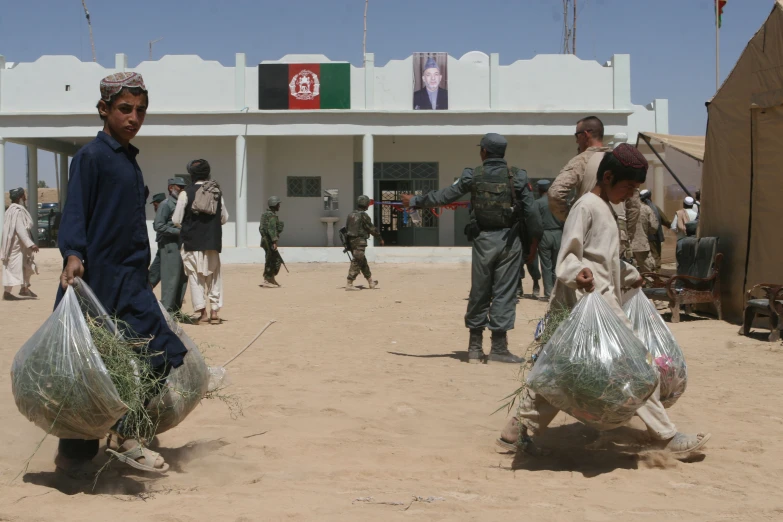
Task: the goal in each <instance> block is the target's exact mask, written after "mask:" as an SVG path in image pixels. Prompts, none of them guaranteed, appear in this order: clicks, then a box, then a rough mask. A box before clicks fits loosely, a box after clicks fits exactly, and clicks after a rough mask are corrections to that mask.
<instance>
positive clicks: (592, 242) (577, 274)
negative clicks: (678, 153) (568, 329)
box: [497, 144, 710, 454]
mask: <svg viewBox="0 0 783 522" xmlns="http://www.w3.org/2000/svg"><path fill="white" fill-rule="evenodd" d="M587 172H590V173H591V175H592V174H593V173H595V174H598V173H600V175H594V179H597V184H596V186H595V187H594V188H593V190H592V191H590V192H588V193H586V194H585V195H584V196H582V197H581V198H579V200H578V201H577V202H576V203H575V204H574V206H573V207H572V208H571V212H570V213H569V214H568V219H567V220H566V222H565V228H564V230H563V241H562V243H561V246H560V253H559V255H558V259H557V282H556V283H555V289H554V292H553V294H552V300H551V302H550V308H557V307H566V308H569V309H570V308H572V307H573V306H574V305H575V304H576V302H577V301H578V300H579V298H580V297H581V296H582V295H584V294H585V293H586V292H594V291H597V292H600V293H601V295H602V296H603V297H604V298H605V300H606V302H607V303H608V304H609V306H610V307H611V308H612V310H614V311H615V313H616V314H617V316H618V317H619V318H620V319H621V320H622V321H623V322H625V323H626V324H627V325H628V327H629V328H631V324H630V321H629V320H628V317H627V316H626V315H625V313H624V312H623V309H622V305H621V302H622V300H621V298H622V288H629V287H635V288H638V287H639V286H641V285H642V282H643V280H642V278H641V277H640V276H639V272H637V270H636V269H635V268H634V267H633V266H632V265H630V264H628V263H626V262H624V261H622V260H620V256H619V234H618V231H617V225H616V222H615V214H614V212H613V211H612V208H611V206H610V203H614V204H619V203H622V202H623V201H625V200H627V199H628V198H630V197H631V196H632V195H633V194H634V192H635V191H636V189H637V188H638V187H639V185H641V184H642V183H643V182H644V180H645V178H646V173H647V161H646V160H645V159H644V156H642V155H641V153H639V151H638V150H637V149H635V148H634V147H631V146H630V145H627V144H622V145H620V146H619V147H617V148H616V149H615V150H614V151H611V152H605V153H604V152H598V153H596V154H595V155H593V157H592V158H590V161H589V162H588V165H587V169H586V173H587ZM586 177H587V176H586ZM659 397H660V387H658V388H656V390H655V392H654V393H653V395H652V396H651V397H650V398H649V399H648V400H647V402H646V403H645V404H644V405H643V406H642V407H641V408H639V409H638V410H637V412H636V414H637V416H638V417H639V418H640V419H641V420H642V421H643V422H644V423H645V424H646V425H647V431H648V433H649V434H650V437H651V438H652V439H653V440H654V441H655V446H657V447H659V448H661V449H665V450H668V451H670V452H672V453H680V454H687V453H690V452H693V451H695V450H698V449H700V448H702V447H703V446H704V445H705V444H706V443H707V441H708V440H709V438H710V434H701V433H699V434H697V435H686V434H683V433H679V432H678V431H677V429H676V427H675V426H674V423H673V422H672V421H671V420H669V416H668V415H667V414H666V410H665V409H664V407H663V404H661V401H660V399H659ZM558 411H559V410H557V409H556V408H555V407H553V406H552V405H551V404H549V403H548V402H547V401H546V399H544V398H543V397H542V396H540V395H537V394H536V393H535V392H533V391H532V390H529V389H526V390H525V391H524V392H523V396H522V398H521V401H520V407H519V411H518V413H517V416H516V417H514V418H512V419H511V420H510V421H509V422H508V424H507V425H506V427H505V428H504V429H503V432H502V433H501V436H500V438H499V439H498V441H497V442H498V445H499V446H501V447H502V448H504V449H506V450H510V451H516V450H517V448H518V447H521V448H522V449H524V450H525V451H527V452H528V453H532V454H538V453H539V451H538V450H537V449H536V447H535V446H534V445H533V442H532V439H531V438H530V435H528V432H532V433H533V434H534V435H537V434H540V433H541V432H543V431H544V430H545V429H546V427H547V426H548V425H549V423H550V422H552V420H554V418H555V416H556V415H557V413H558Z"/></svg>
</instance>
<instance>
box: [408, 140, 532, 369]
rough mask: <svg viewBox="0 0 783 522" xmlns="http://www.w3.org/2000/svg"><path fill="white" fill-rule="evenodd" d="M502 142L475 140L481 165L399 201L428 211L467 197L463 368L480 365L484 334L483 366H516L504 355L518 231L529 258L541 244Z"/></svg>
mask: <svg viewBox="0 0 783 522" xmlns="http://www.w3.org/2000/svg"><path fill="white" fill-rule="evenodd" d="M507 145H508V143H507V141H506V139H505V138H504V137H503V136H501V135H500V134H495V133H490V134H487V135H486V136H484V137H483V138H482V139H481V143H480V147H481V160H482V162H483V163H482V165H481V166H479V167H476V168H475V169H465V170H464V171H463V172H462V177H460V178H459V180H457V181H456V182H455V183H454V184H453V185H451V186H449V187H447V188H445V189H442V190H438V191H432V192H429V193H427V194H425V195H423V196H411V195H409V194H405V195H403V196H402V204H403V205H404V206H406V207H413V208H429V207H437V206H441V205H446V204H449V203H452V202H454V201H457V200H458V199H459V198H460V197H462V196H463V195H464V194H467V193H470V194H471V199H470V201H471V207H472V209H473V212H472V213H471V224H470V227H471V229H472V234H471V235H472V237H473V265H472V271H471V272H472V273H471V287H470V297H469V299H468V310H467V313H466V314H465V326H466V327H467V328H469V329H470V340H469V343H468V362H470V363H480V362H481V361H482V359H483V358H484V351H483V348H482V341H483V339H482V338H483V331H484V328H486V327H489V329H490V331H491V332H492V348H491V351H490V354H489V357H488V358H487V362H504V363H520V362H522V359H521V358H520V357H517V356H515V355H513V354H512V353H511V352H509V351H508V338H507V336H506V332H508V331H509V330H511V329H512V328H514V321H515V319H516V303H515V295H514V294H515V291H516V288H517V283H518V281H519V270H520V266H521V264H522V241H521V239H520V232H521V228H522V227H525V228H526V230H527V232H528V233H529V234H530V237H531V247H530V253H529V256H530V258H533V257H534V256H535V254H536V249H537V248H538V241H539V239H540V238H541V233H542V231H541V218H540V216H539V215H538V214H537V213H535V212H534V211H533V201H534V200H533V194H532V190H531V187H530V184H529V183H528V179H527V172H525V171H524V170H522V169H518V168H516V167H509V166H508V163H506V160H505V159H504V157H505V154H506V146H507Z"/></svg>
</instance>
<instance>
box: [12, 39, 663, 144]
mask: <svg viewBox="0 0 783 522" xmlns="http://www.w3.org/2000/svg"><path fill="white" fill-rule="evenodd" d="M123 59H124V58H123ZM123 59H120V60H118V63H119V65H118V66H124V64H123V63H122V62H123ZM304 62H316V63H318V62H321V63H323V62H329V59H328V58H327V57H326V56H323V55H287V56H284V57H283V58H281V59H280V60H267V61H264V62H262V63H304ZM607 63H608V65H606V66H604V65H601V64H599V63H598V62H596V61H593V60H580V59H579V58H577V57H576V56H573V55H539V56H536V57H534V58H533V59H530V60H520V61H516V62H514V63H512V64H510V65H507V66H500V65H496V66H492V65H491V64H490V60H489V57H488V56H487V55H486V54H484V53H482V52H478V51H472V52H469V53H466V54H465V55H463V56H461V57H459V58H457V57H454V56H449V60H448V76H449V78H448V80H449V83H448V85H449V110H451V111H472V110H475V111H481V110H489V109H490V90H491V87H492V82H497V86H496V87H497V89H498V100H499V105H498V107H492V110H493V111H496V110H502V111H509V110H519V111H540V112H549V111H560V112H563V111H569V110H573V111H578V112H585V111H588V112H589V111H611V110H615V109H617V110H628V109H629V100H630V92H629V89H630V58H629V56H628V55H615V56H614V57H613V60H612V61H610V62H607ZM234 69H235V68H234V67H233V66H232V67H224V66H222V65H221V64H220V63H218V62H215V61H206V60H202V59H201V58H200V57H198V56H192V55H177V56H173V55H169V56H164V57H162V58H161V59H160V60H157V61H145V62H142V63H140V64H139V65H138V66H136V67H135V68H128V69H127V70H130V71H137V72H139V73H141V74H142V75H143V76H144V79H145V82H146V84H147V86H148V87H149V89H150V96H151V112H152V113H156V112H215V111H228V112H230V111H234V110H237V109H238V108H241V107H237V103H236V101H235V99H234V93H235V89H234V84H235V72H234ZM116 71H117V70H116V69H107V68H103V67H101V66H100V65H98V64H96V63H93V62H81V61H79V60H78V59H77V58H75V57H73V56H43V57H41V58H39V59H38V60H37V61H36V62H34V63H20V64H16V65H15V66H14V67H13V68H10V69H3V70H2V71H0V111H2V112H16V111H18V112H32V113H34V112H42V113H74V112H75V113H90V112H93V111H94V110H95V109H94V107H95V103H96V101H97V99H98V96H99V94H98V82H99V81H100V79H101V78H102V77H104V76H106V75H108V74H111V73H113V72H116ZM364 80H365V75H364V69H363V68H361V67H353V66H351V104H352V111H351V112H353V111H363V110H365V81H364ZM65 85H70V90H69V91H67V92H66V91H65ZM413 85H414V82H413V65H412V58H411V57H410V56H408V57H406V58H404V59H402V60H391V61H389V62H388V63H386V64H385V65H383V66H380V65H378V64H376V65H375V67H374V75H373V85H372V86H371V87H370V88H371V89H372V90H373V91H374V102H373V105H372V107H370V109H373V110H381V111H411V113H412V114H413V110H412V103H411V102H412V96H413ZM577 85H578V88H576V87H577ZM193 86H197V88H193ZM245 104H246V105H247V107H249V109H250V110H251V111H258V69H257V67H247V68H246V72H245ZM419 117H422V118H423V117H424V116H421V115H420V114H419ZM658 130H659V132H660V129H658Z"/></svg>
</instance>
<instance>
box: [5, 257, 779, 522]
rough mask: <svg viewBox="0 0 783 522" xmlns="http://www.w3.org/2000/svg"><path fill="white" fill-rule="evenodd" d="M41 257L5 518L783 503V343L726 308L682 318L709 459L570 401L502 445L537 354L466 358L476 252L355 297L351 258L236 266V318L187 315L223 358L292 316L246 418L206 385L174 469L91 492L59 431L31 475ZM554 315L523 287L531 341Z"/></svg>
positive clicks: (693, 410)
mask: <svg viewBox="0 0 783 522" xmlns="http://www.w3.org/2000/svg"><path fill="white" fill-rule="evenodd" d="M40 257H41V258H42V261H41V265H42V266H41V272H42V274H41V275H40V276H39V277H37V278H36V279H35V280H34V290H36V291H37V292H38V293H39V295H40V299H39V300H32V301H21V302H15V303H8V302H0V331H2V339H3V342H2V347H0V366H2V367H3V368H6V371H4V372H2V374H0V389H1V390H2V392H0V437H2V440H3V444H2V446H0V483H1V484H2V486H3V487H2V488H0V520H14V521H16V520H25V521H27V520H52V519H57V520H61V521H66V522H67V521H77V520H88V519H89V520H123V519H124V520H155V521H157V522H168V521H172V522H173V521H191V520H220V521H224V520H225V521H254V520H341V521H346V520H371V519H372V520H409V519H411V518H414V517H415V518H417V519H420V520H482V521H486V520H504V521H508V520H553V521H560V520H563V521H566V520H589V521H603V520H606V521H613V522H616V521H618V520H650V521H652V520H656V521H657V520H688V521H691V520H710V521H714V520H781V519H783V497H781V495H780V484H781V483H782V482H783V464H782V462H783V460H782V459H781V457H783V447H782V446H783V445H782V444H781V432H782V431H781V430H783V414H781V409H782V408H781V406H783V404H782V401H781V391H780V390H781V386H780V382H781V380H780V379H781V377H780V376H781V374H783V349H782V348H781V345H780V344H779V343H778V344H769V343H766V342H762V341H760V340H758V339H749V338H743V337H738V336H737V327H736V326H734V325H731V324H727V323H720V322H717V321H715V320H709V319H702V318H695V319H693V320H690V321H685V322H683V323H681V324H679V325H673V326H672V329H673V331H674V333H675V335H676V336H677V339H678V340H679V341H680V343H681V344H682V346H683V348H684V351H685V353H686V356H687V357H688V363H689V373H690V383H689V387H688V390H687V392H686V394H685V395H684V397H683V398H682V399H681V400H680V401H679V403H678V404H677V405H676V406H675V407H674V408H673V409H672V410H671V415H672V418H673V419H674V420H675V422H677V424H678V427H679V428H680V429H681V430H683V431H689V432H690V431H697V430H709V431H711V432H712V434H713V439H712V441H711V442H710V444H709V446H708V449H707V451H706V452H705V454H704V455H702V456H696V457H695V458H693V459H691V461H690V462H687V463H685V462H678V461H675V460H673V459H671V458H667V457H666V456H663V455H661V454H660V453H650V454H646V455H645V454H642V455H641V456H640V455H637V454H635V453H633V452H630V453H629V452H626V451H625V450H624V449H623V448H624V446H625V444H626V443H627V442H628V441H633V440H636V439H643V438H644V433H643V432H642V431H641V430H638V428H639V425H638V424H633V427H632V428H622V429H621V430H620V431H618V432H615V433H613V439H616V441H617V444H609V445H608V446H606V447H604V448H603V449H599V450H592V449H587V448H586V447H585V446H586V445H587V444H589V443H591V442H592V441H594V440H595V433H594V432H592V431H591V430H589V429H587V428H585V427H584V426H582V425H581V424H578V423H575V422H574V421H573V419H571V418H570V417H567V416H566V415H565V414H561V415H560V416H558V418H557V420H556V421H555V423H554V425H553V428H552V429H551V430H550V432H549V435H548V437H547V438H546V439H545V440H543V441H542V445H544V446H547V447H550V448H552V449H554V450H555V451H554V453H553V455H552V456H549V457H544V458H532V457H517V458H516V459H514V458H512V457H510V456H508V455H503V454H499V453H497V452H496V448H495V446H494V440H495V437H496V436H497V435H498V432H499V430H500V429H501V427H502V426H503V424H504V423H505V422H506V418H505V414H504V413H503V412H501V413H498V414H495V415H492V412H493V411H494V410H496V409H497V408H498V406H500V405H501V404H502V399H503V397H504V396H506V395H507V394H508V393H510V392H511V391H513V390H514V389H515V387H516V384H517V376H516V371H517V369H516V368H515V367H512V366H508V365H500V366H498V365H481V366H477V365H468V364H466V363H465V360H464V359H465V357H466V353H465V349H466V344H467V332H466V330H465V329H464V327H463V323H462V316H463V313H464V308H465V301H464V298H465V297H466V296H467V293H468V287H469V268H468V267H467V266H435V265H406V266H392V265H376V266H374V267H373V268H374V272H375V276H376V277H377V278H378V279H379V280H380V281H381V289H380V290H377V291H369V290H368V291H362V292H352V293H349V292H345V291H343V290H340V289H338V288H337V287H338V285H340V284H342V283H343V281H344V276H345V273H346V271H347V265H291V266H290V269H291V271H292V273H291V274H290V275H286V274H285V273H283V274H281V276H280V279H281V282H282V283H283V284H284V285H285V286H284V287H283V288H281V289H264V288H259V287H258V286H257V285H258V282H259V281H260V279H261V270H262V269H261V267H260V266H227V267H225V269H224V270H225V271H224V274H225V275H224V280H225V302H226V306H225V308H224V310H223V316H224V318H225V322H224V324H222V325H220V326H186V329H187V332H188V334H189V335H191V336H192V337H193V338H194V339H195V340H196V341H197V342H199V343H207V344H209V345H210V348H209V349H208V350H207V355H208V357H210V358H211V360H212V362H213V363H220V362H223V361H224V360H225V359H227V358H228V357H230V356H231V355H233V354H234V353H235V352H236V351H238V350H239V349H240V348H241V347H243V346H244V345H245V344H246V343H247V342H248V341H249V340H250V339H252V337H253V336H254V335H255V334H256V333H257V332H258V330H259V329H260V328H261V327H262V326H263V325H264V324H265V323H266V322H267V321H268V320H270V319H275V320H277V321H278V322H277V323H276V324H274V325H273V326H272V327H271V328H270V329H269V330H268V331H267V332H266V333H265V334H264V335H263V336H262V337H261V339H260V340H259V342H258V343H257V344H256V345H254V347H253V348H251V349H250V350H249V351H248V352H246V353H245V354H244V355H243V356H242V357H241V358H240V359H238V360H237V362H236V363H234V365H232V366H231V367H230V370H231V371H230V373H231V379H232V382H233V384H232V387H231V388H230V389H229V391H230V392H231V393H233V394H235V395H236V396H237V397H238V398H239V399H240V400H241V403H242V406H243V410H244V416H242V417H239V418H238V419H236V420H232V419H231V417H230V415H229V411H228V409H227V408H226V406H225V405H224V404H222V403H221V402H219V401H204V402H203V405H202V406H201V407H199V408H198V409H197V410H196V411H195V412H194V413H193V414H192V415H191V416H190V417H189V418H188V419H187V420H186V421H185V422H184V423H183V424H181V425H180V426H179V427H177V428H176V429H174V430H172V431H170V432H167V433H165V434H163V435H161V436H160V451H161V453H162V454H163V455H164V456H165V458H166V459H167V460H168V461H169V462H170V463H171V466H172V469H171V471H170V472H169V473H168V475H167V476H164V477H160V478H156V477H149V476H143V475H140V474H137V473H135V472H133V471H130V470H128V469H127V468H125V467H122V466H120V465H115V466H114V469H116V470H119V471H120V474H119V476H115V477H106V478H102V479H101V480H100V481H99V483H98V484H97V487H96V489H95V490H94V491H90V486H89V485H86V484H79V483H74V482H70V481H68V480H65V479H63V478H61V476H60V475H59V474H56V473H55V472H54V465H53V463H52V458H53V456H54V453H55V447H56V441H55V440H54V439H53V438H51V437H49V438H47V439H46V441H45V442H44V443H43V446H42V447H41V449H40V450H39V451H38V453H37V454H36V455H35V457H34V458H33V459H32V462H31V463H30V467H29V471H28V472H27V473H26V474H24V475H22V476H19V477H18V478H15V477H17V475H18V474H19V473H20V471H21V470H22V467H23V464H24V462H25V460H26V459H27V458H28V457H29V456H30V455H31V453H33V451H34V449H35V447H36V445H37V444H38V443H39V441H40V440H41V437H42V435H43V432H42V431H41V430H39V429H38V428H36V427H35V426H33V425H32V424H31V423H29V422H28V421H27V420H26V419H25V418H23V417H22V415H21V414H19V412H18V411H17V409H16V406H15V404H14V400H13V397H12V395H11V390H10V378H9V374H8V368H10V365H11V361H12V358H13V356H14V354H15V353H16V351H17V349H18V348H19V347H20V346H21V345H22V344H23V342H24V341H25V340H26V339H27V338H28V337H29V336H30V335H31V334H32V333H33V332H34V331H35V330H36V329H37V328H38V327H39V326H40V324H41V323H42V322H43V320H44V319H45V318H46V317H47V314H48V313H49V312H50V310H51V306H52V302H53V298H54V292H55V287H56V277H57V272H58V270H59V265H58V263H57V262H56V260H55V258H54V257H53V256H52V254H51V253H46V254H44V255H42V256H40ZM188 309H189V301H188ZM543 311H544V305H543V304H541V303H538V302H534V301H530V300H523V302H521V303H520V305H519V307H518V308H517V329H516V330H514V331H513V332H511V333H510V338H511V345H512V348H513V349H514V350H516V351H517V352H521V351H522V349H521V346H523V345H527V344H528V342H529V341H530V340H531V336H532V332H533V329H534V326H535V323H534V322H532V321H534V319H536V318H538V317H539V316H541V315H542V313H543ZM485 350H487V351H488V350H489V339H488V338H487V339H485ZM634 422H636V421H634ZM115 474H116V473H115ZM414 497H421V498H423V499H427V498H428V497H433V498H432V499H430V500H431V501H430V502H427V501H413V499H414Z"/></svg>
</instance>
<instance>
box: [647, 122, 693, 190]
mask: <svg viewBox="0 0 783 522" xmlns="http://www.w3.org/2000/svg"><path fill="white" fill-rule="evenodd" d="M639 136H641V137H642V139H643V140H644V142H645V143H646V144H647V146H648V147H650V150H651V151H653V154H655V156H656V157H657V158H658V160H659V161H660V162H661V163H662V164H663V166H664V167H666V170H668V171H669V174H671V175H672V177H673V178H674V181H676V182H677V184H678V185H679V186H680V187H682V190H684V191H685V193H686V194H688V195H689V196H690V197H693V194H691V193H690V192H688V189H687V188H685V185H683V184H682V181H680V178H678V177H677V175H676V174H675V173H674V171H672V169H671V168H670V167H669V165H667V164H666V161H665V160H664V159H663V158H662V157H661V155H660V154H658V151H657V150H655V147H653V145H652V143H650V138H648V137H647V136H645V135H644V134H642V133H639Z"/></svg>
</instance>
